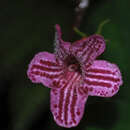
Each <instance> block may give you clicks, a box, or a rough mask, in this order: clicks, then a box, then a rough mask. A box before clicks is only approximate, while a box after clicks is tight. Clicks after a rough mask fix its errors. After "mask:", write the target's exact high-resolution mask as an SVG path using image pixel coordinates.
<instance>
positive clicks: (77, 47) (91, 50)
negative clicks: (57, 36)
mask: <svg viewBox="0 0 130 130" xmlns="http://www.w3.org/2000/svg"><path fill="white" fill-rule="evenodd" d="M104 50H105V41H104V38H103V37H102V36H100V35H92V36H89V37H87V38H83V39H81V40H79V41H76V42H75V43H73V44H72V47H71V51H72V54H73V55H74V56H75V57H76V58H77V60H78V61H79V62H80V63H81V64H82V65H85V66H83V67H85V69H88V68H89V66H90V65H91V64H92V63H93V61H94V60H95V58H96V57H97V56H99V55H100V54H102V53H103V52H104ZM83 69H84V68H83Z"/></svg>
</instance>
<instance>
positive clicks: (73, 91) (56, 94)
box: [51, 73, 88, 128]
mask: <svg viewBox="0 0 130 130" xmlns="http://www.w3.org/2000/svg"><path fill="white" fill-rule="evenodd" d="M80 81H81V76H80V75H79V74H78V73H70V74H69V77H68V79H67V82H66V84H64V86H63V87H62V88H61V89H51V111H52V114H53V117H54V120H55V121H56V123H57V124H58V125H60V126H62V127H67V128H70V127H75V126H77V125H78V123H79V122H80V120H81V118H82V116H83V113H84V107H85V103H86V100H87V98H88V91H87V90H88V89H87V88H86V89H84V90H82V86H81V84H80Z"/></svg>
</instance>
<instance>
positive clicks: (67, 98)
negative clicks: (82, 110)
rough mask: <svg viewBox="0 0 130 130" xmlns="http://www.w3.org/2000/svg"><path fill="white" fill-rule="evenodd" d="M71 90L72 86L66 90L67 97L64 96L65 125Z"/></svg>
mask: <svg viewBox="0 0 130 130" xmlns="http://www.w3.org/2000/svg"><path fill="white" fill-rule="evenodd" d="M71 90H72V85H71V86H70V87H69V88H68V90H67V95H66V100H65V107H64V120H65V124H66V125H67V124H68V122H67V120H68V106H69V103H70V94H71Z"/></svg>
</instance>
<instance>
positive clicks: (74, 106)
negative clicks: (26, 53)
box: [27, 25, 122, 128]
mask: <svg viewBox="0 0 130 130" xmlns="http://www.w3.org/2000/svg"><path fill="white" fill-rule="evenodd" d="M55 46H56V47H55V53H54V54H52V53H48V52H40V53H38V54H37V55H35V57H34V58H33V59H32V61H31V63H30V64H29V68H28V71H27V75H28V77H29V79H30V80H31V81H32V82H33V83H42V84H43V85H45V86H47V87H49V88H51V101H50V102H51V111H52V114H53V117H54V120H55V121H56V123H57V124H58V125H60V126H62V127H68V128H69V127H75V126H77V125H78V124H79V122H80V120H81V118H82V116H83V113H84V107H85V103H86V100H87V98H88V96H100V97H112V96H113V95H115V94H116V93H117V92H118V90H119V86H120V85H122V77H121V73H120V70H119V68H118V67H117V66H116V65H115V64H112V63H109V62H108V61H105V60H96V58H97V57H98V56H99V55H101V54H102V53H103V52H104V50H105V41H104V38H103V37H102V36H100V35H92V36H89V37H87V38H83V39H81V40H79V41H76V42H74V43H72V44H71V43H70V42H64V41H63V40H62V39H61V30H60V27H59V25H56V38H55Z"/></svg>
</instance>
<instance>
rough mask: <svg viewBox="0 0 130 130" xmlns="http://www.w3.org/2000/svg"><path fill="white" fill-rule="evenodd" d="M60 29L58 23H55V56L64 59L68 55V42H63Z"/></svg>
mask: <svg viewBox="0 0 130 130" xmlns="http://www.w3.org/2000/svg"><path fill="white" fill-rule="evenodd" d="M61 35H62V33H61V29H60V26H59V25H58V24H56V33H55V54H56V56H57V57H58V58H59V59H61V60H64V59H65V58H66V57H67V56H68V55H69V53H70V52H69V50H70V46H71V44H70V42H64V41H63V40H62V38H61Z"/></svg>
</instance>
